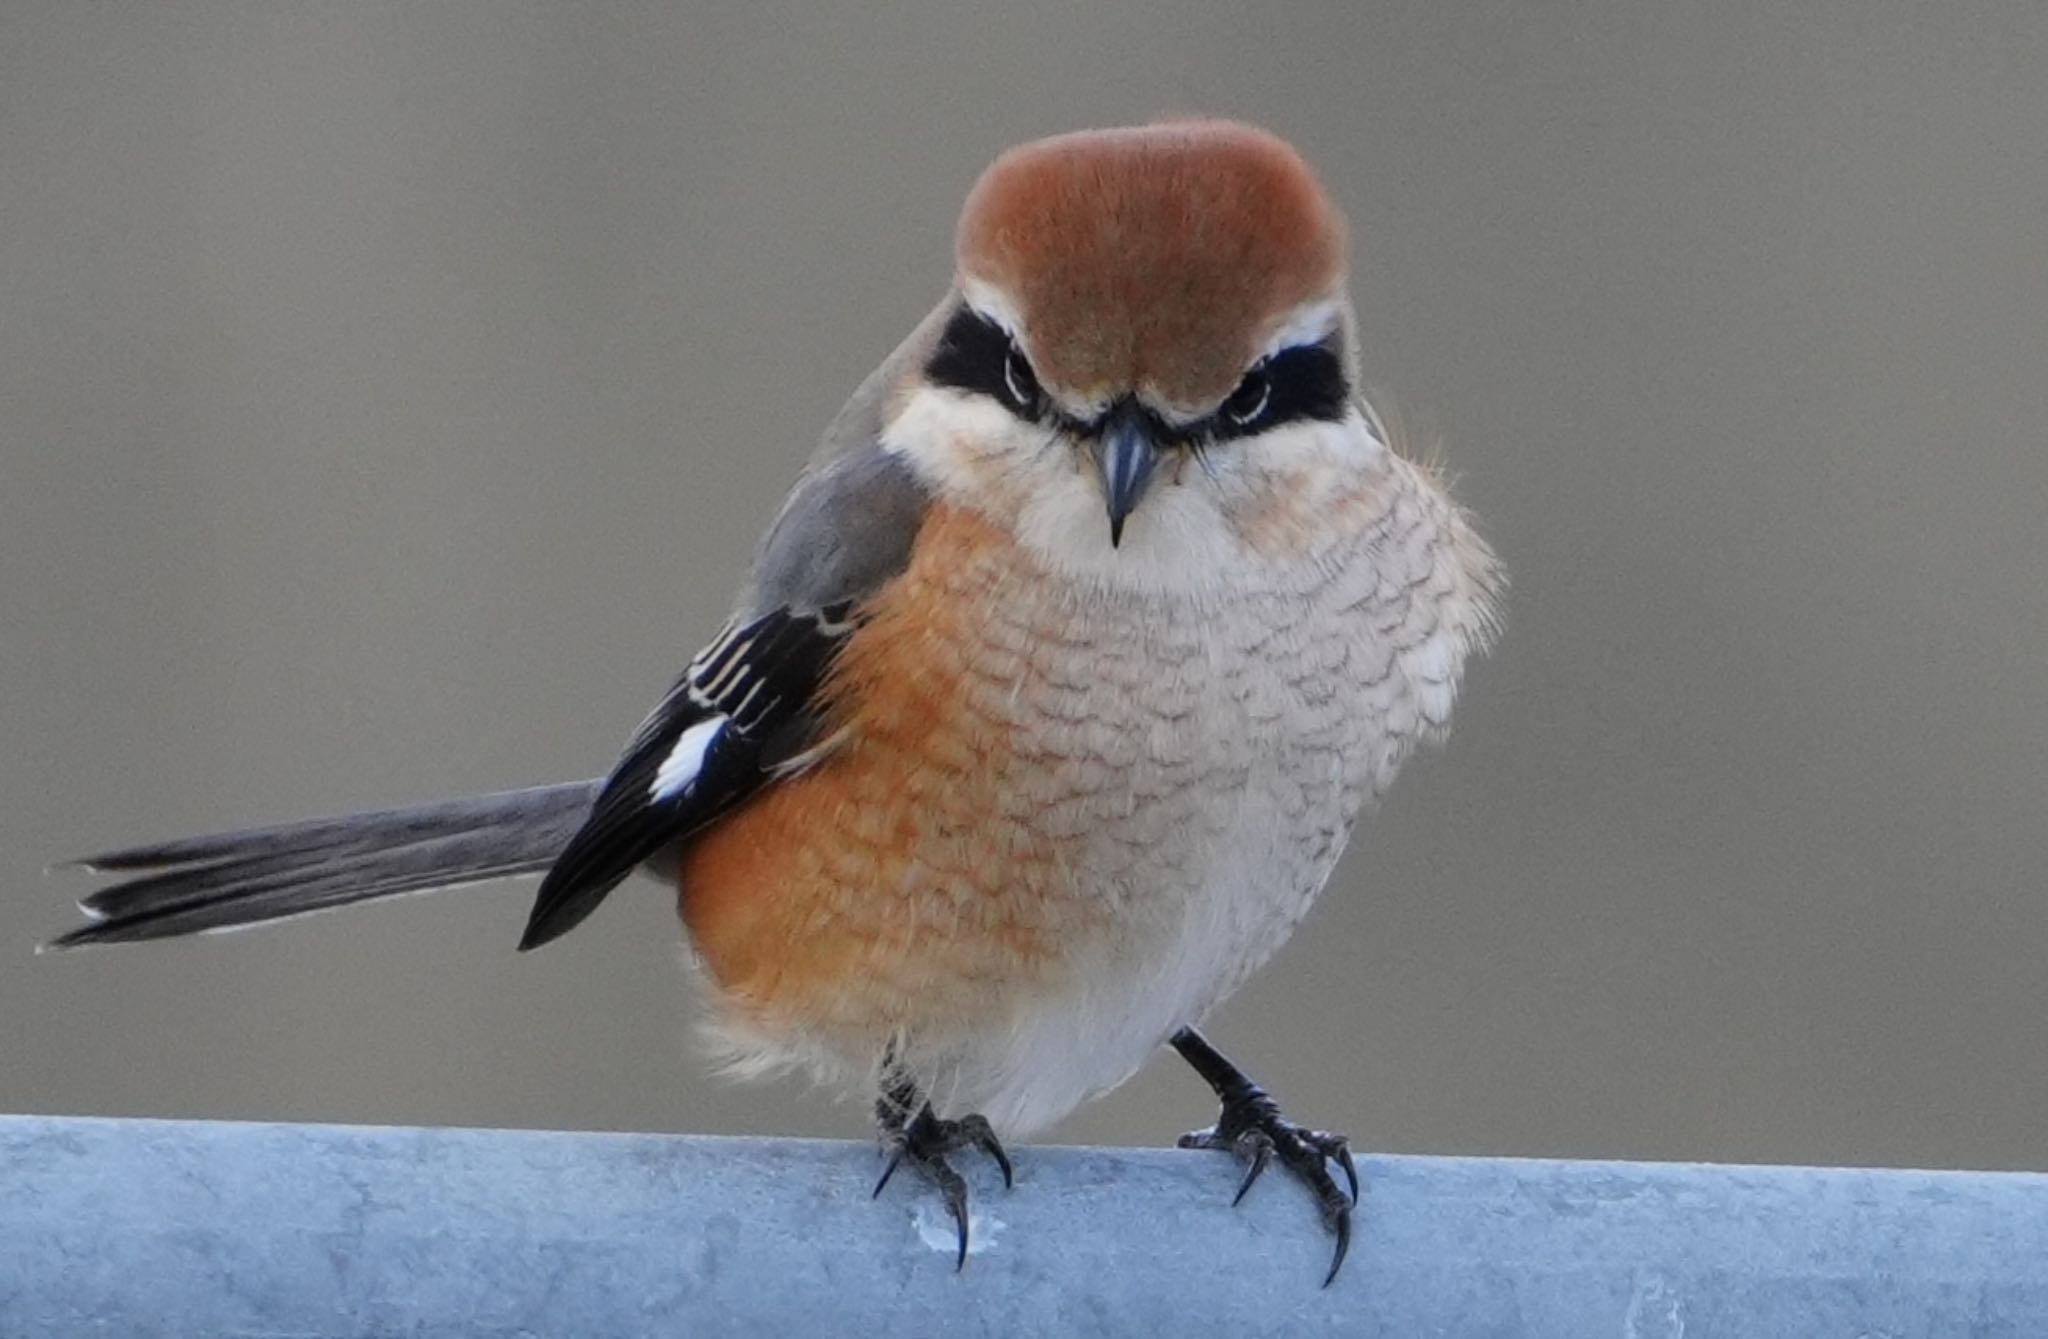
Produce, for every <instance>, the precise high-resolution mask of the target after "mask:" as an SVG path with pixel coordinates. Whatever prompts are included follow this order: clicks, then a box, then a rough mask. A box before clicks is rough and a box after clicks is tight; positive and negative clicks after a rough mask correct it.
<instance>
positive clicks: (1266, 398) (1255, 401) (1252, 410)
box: [1223, 363, 1273, 427]
mask: <svg viewBox="0 0 2048 1339" xmlns="http://www.w3.org/2000/svg"><path fill="white" fill-rule="evenodd" d="M1272 402H1273V380H1272V378H1271V377H1269V376H1267V375H1266V365H1265V364H1264V363H1260V364H1259V365H1258V366H1257V367H1254V368H1253V369H1252V370H1251V371H1249V372H1247V373H1245V374H1244V380H1243V381H1240V382H1238V383H1237V389H1236V390H1234V391H1232V392H1231V393H1230V398H1229V399H1228V400H1225V401H1224V402H1223V415H1224V417H1226V418H1228V419H1229V420H1230V421H1231V422H1232V423H1235V424H1237V425H1238V426H1239V427H1244V426H1245V425H1246V424H1248V423H1250V422H1252V421H1253V420H1254V419H1256V418H1258V416H1259V415H1261V414H1263V413H1265V412H1266V406H1267V405H1269V404H1271V403H1272Z"/></svg>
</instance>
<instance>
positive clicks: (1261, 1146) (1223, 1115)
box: [1173, 1028, 1358, 1288]
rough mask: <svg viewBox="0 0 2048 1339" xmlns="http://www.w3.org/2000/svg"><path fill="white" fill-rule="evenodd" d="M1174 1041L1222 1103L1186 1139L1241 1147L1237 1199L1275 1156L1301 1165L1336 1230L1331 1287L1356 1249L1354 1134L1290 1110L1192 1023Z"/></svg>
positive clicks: (1296, 1167) (1190, 1144)
mask: <svg viewBox="0 0 2048 1339" xmlns="http://www.w3.org/2000/svg"><path fill="white" fill-rule="evenodd" d="M1173 1049H1174V1050H1176V1051H1179V1052H1180V1054H1181V1058H1182V1059H1183V1060H1186V1061H1187V1062H1188V1064H1190V1065H1192V1066H1194V1070H1195V1073H1197V1074H1200V1075H1201V1076H1202V1078H1203V1080H1204V1081H1205V1082H1207V1083H1208V1085H1209V1087H1210V1088H1211V1089H1212V1090H1213V1091H1214V1092H1215V1094H1216V1097H1217V1099H1218V1100H1219V1101H1221V1102H1222V1103H1223V1109H1222V1110H1221V1111H1220V1112H1219V1113H1218V1114H1217V1117H1216V1123H1215V1124H1214V1125H1212V1126H1210V1127H1209V1128H1208V1129H1206V1130H1196V1131H1194V1132H1193V1133H1191V1134H1184V1135H1182V1136H1181V1137H1180V1141H1179V1142H1180V1146H1181V1147H1182V1148H1216V1149H1223V1150H1225V1151H1227V1152H1230V1153H1234V1154H1236V1155H1237V1157H1238V1159H1239V1160H1240V1161H1242V1162H1243V1163H1244V1164H1245V1173H1244V1179H1243V1180H1242V1181H1240V1182H1238V1185H1237V1196H1236V1198H1235V1199H1233V1200H1232V1201H1231V1203H1233V1204H1235V1203H1237V1202H1238V1200H1242V1199H1243V1198H1244V1196H1245V1192H1246V1191H1248V1190H1250V1189H1251V1188H1252V1183H1253V1182H1255V1181H1257V1180H1258V1179H1259V1177H1260V1176H1261V1175H1262V1174H1263V1173H1264V1172H1265V1170H1266V1167H1267V1165H1268V1164H1269V1163H1271V1162H1272V1161H1273V1160H1274V1159H1275V1158H1277V1159H1279V1161H1280V1165H1281V1166H1283V1167H1285V1168H1287V1170H1288V1171H1290V1172H1292V1173H1294V1175H1295V1178H1296V1179H1297V1180H1299V1181H1301V1182H1302V1183H1303V1184H1304V1185H1306V1186H1307V1187H1308V1188H1309V1191H1310V1192H1311V1193H1312V1194H1314V1195H1315V1197H1316V1204H1317V1206H1318V1207H1319V1208H1320V1209H1321V1210H1322V1214H1323V1223H1324V1225H1325V1226H1327V1227H1328V1228H1329V1229H1330V1231H1331V1233H1332V1234H1333V1235H1335V1237H1336V1238H1337V1250H1336V1255H1335V1257H1334V1258H1333V1259H1332V1260H1331V1261H1330V1272H1329V1273H1328V1274H1327V1275H1325V1276H1324V1278H1323V1286H1324V1287H1325V1288H1327V1287H1329V1286H1330V1282H1331V1280H1333V1279H1335V1278H1336V1277H1337V1271H1338V1269H1340V1268H1341V1267H1342V1266H1343V1264H1344V1255H1345V1253H1346V1252H1347V1251H1349V1250H1350V1249H1351V1209H1352V1206H1353V1205H1355V1204H1357V1203H1358V1168H1357V1166H1356V1165H1355V1164H1354V1163H1353V1162H1352V1161H1351V1145H1350V1141H1348V1140H1347V1139H1345V1137H1344V1136H1343V1135H1341V1134H1329V1133H1327V1132H1325V1131H1322V1130H1311V1129H1309V1128H1308V1127H1307V1126H1305V1125H1296V1124H1295V1123H1294V1122H1293V1121H1291V1120H1288V1119H1286V1118H1285V1117H1283V1116H1282V1115H1281V1114H1280V1107H1279V1105H1278V1104H1277V1103H1275V1102H1274V1101H1273V1099H1272V1098H1271V1097H1268V1096H1267V1095H1266V1090H1265V1089H1263V1088H1261V1087H1259V1085H1258V1084H1256V1083H1253V1082H1252V1081H1251V1078H1250V1076H1249V1075H1247V1074H1246V1073H1245V1072H1244V1071H1243V1070H1241V1069H1239V1068H1238V1067H1237V1066H1236V1065H1233V1064H1231V1063H1230V1061H1229V1060H1228V1059H1227V1058H1225V1057H1224V1055H1223V1053H1222V1052H1221V1051H1218V1050H1217V1049H1216V1048H1215V1047H1214V1046H1211V1045H1210V1044H1209V1042H1208V1039H1207V1038H1205V1037H1204V1036H1202V1034H1201V1033H1199V1032H1197V1031H1195V1030H1194V1029H1193V1028H1182V1029H1181V1030H1180V1031H1179V1032H1176V1033H1174V1034H1173ZM1329 1162H1335V1163H1336V1164H1337V1165H1338V1166H1339V1167H1342V1168H1343V1169H1344V1177H1345V1179H1346V1180H1347V1181H1348V1182H1350V1185H1351V1194H1350V1195H1349V1196H1348V1197H1347V1196H1346V1195H1345V1194H1344V1192H1343V1191H1341V1190H1339V1189H1338V1188H1337V1183H1336V1182H1335V1181H1334V1180H1332V1179H1331V1177H1330V1169H1329V1167H1328V1166H1327V1165H1326V1164H1327V1163H1329Z"/></svg>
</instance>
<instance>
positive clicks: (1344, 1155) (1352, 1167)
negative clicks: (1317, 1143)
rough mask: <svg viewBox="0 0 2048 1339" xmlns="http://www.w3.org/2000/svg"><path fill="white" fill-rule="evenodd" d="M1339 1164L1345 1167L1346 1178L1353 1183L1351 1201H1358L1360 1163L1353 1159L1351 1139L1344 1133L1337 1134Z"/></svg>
mask: <svg viewBox="0 0 2048 1339" xmlns="http://www.w3.org/2000/svg"><path fill="white" fill-rule="evenodd" d="M1336 1140H1337V1165H1338V1166H1339V1167H1342V1168H1343V1169H1344V1179H1345V1180H1346V1181H1348V1182H1350V1183H1351V1202H1352V1203H1353V1204H1356V1203H1358V1164H1357V1163H1355V1162H1353V1161H1352V1160H1351V1141H1350V1140H1349V1139H1346V1138H1345V1137H1344V1136H1343V1135H1341V1134H1340V1135H1338V1136H1336Z"/></svg>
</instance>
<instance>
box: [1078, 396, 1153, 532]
mask: <svg viewBox="0 0 2048 1339" xmlns="http://www.w3.org/2000/svg"><path fill="white" fill-rule="evenodd" d="M1090 450H1092V451H1093V452H1094V455H1095V469H1096V472H1097V473H1098V474H1100V475H1101V476H1102V496H1103V499H1104V501H1106V502H1107V503H1108V504H1109V543H1110V547H1112V548H1114V547H1116V546H1117V545H1118V544H1120V543H1122V542H1123V537H1124V518H1125V517H1127V516H1129V515H1130V514H1131V512H1132V511H1133V510H1134V509H1135V508H1136V507H1137V505H1138V500H1139V499H1140V498H1142V497H1144V496H1145V486H1146V485H1147V484H1149V483H1151V482H1152V467H1153V466H1154V465H1155V464H1157V463H1158V459H1159V447H1158V444H1157V442H1156V441H1155V439H1154V437H1153V435H1152V423H1151V419H1150V417H1149V416H1148V415H1147V414H1146V413H1145V411H1144V410H1143V409H1142V408H1140V407H1139V405H1138V402H1137V401H1136V400H1125V401H1124V402H1123V403H1121V404H1119V405H1117V407H1116V408H1115V409H1113V410H1111V411H1110V414H1109V418H1108V419H1107V420H1105V421H1104V423H1103V425H1102V434H1101V436H1099V437H1097V438H1096V439H1095V445H1094V446H1093V447H1091V448H1090Z"/></svg>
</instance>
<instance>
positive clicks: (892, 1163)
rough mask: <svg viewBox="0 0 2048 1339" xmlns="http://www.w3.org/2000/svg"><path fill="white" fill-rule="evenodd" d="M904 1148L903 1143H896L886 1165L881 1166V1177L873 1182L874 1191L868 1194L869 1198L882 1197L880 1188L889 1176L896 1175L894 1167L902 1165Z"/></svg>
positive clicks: (885, 1183)
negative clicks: (894, 1149)
mask: <svg viewBox="0 0 2048 1339" xmlns="http://www.w3.org/2000/svg"><path fill="white" fill-rule="evenodd" d="M904 1148H905V1145H903V1144H898V1145H897V1146H896V1151H895V1152H893V1153H891V1154H890V1155H889V1163H888V1165H887V1166H885V1167H883V1168H882V1179H881V1180H879V1181H877V1182H875V1193H874V1194H872V1195H870V1196H868V1198H869V1199H871V1200H872V1199H880V1198H881V1197H882V1188H883V1187H884V1186H886V1185H888V1184H889V1178H890V1177H892V1176H894V1175H896V1168H897V1167H899V1166H900V1165H902V1162H903V1150H904Z"/></svg>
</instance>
